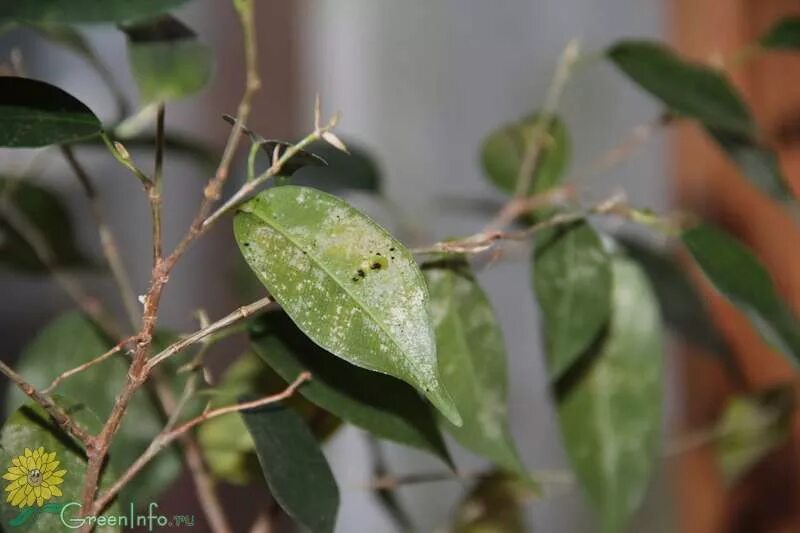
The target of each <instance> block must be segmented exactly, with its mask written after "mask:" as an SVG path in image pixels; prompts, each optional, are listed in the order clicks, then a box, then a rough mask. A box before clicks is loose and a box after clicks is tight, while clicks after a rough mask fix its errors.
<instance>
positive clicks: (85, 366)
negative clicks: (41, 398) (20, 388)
mask: <svg viewBox="0 0 800 533" xmlns="http://www.w3.org/2000/svg"><path fill="white" fill-rule="evenodd" d="M131 340H133V337H130V338H128V339H125V340H124V341H122V342H120V343H119V344H117V345H116V346H114V347H113V348H111V349H110V350H108V351H107V352H105V353H103V354H101V355H98V356H97V357H95V358H94V359H91V360H89V361H87V362H85V363H83V364H82V365H78V366H76V367H75V368H72V369H70V370H67V371H66V372H62V373H61V374H59V375H58V376H57V377H56V378H55V379H54V380H53V381H52V382H51V383H50V385H48V387H47V388H46V389H42V393H44V394H50V393H51V392H53V390H55V388H56V387H58V386H59V385H60V384H61V383H62V382H63V381H64V380H67V379H69V378H71V377H72V376H74V375H75V374H80V373H81V372H83V371H84V370H86V369H88V368H91V367H93V366H94V365H97V364H99V363H102V362H103V361H105V360H106V359H108V358H109V357H111V356H113V355H114V354H116V353H118V352H119V351H120V350H121V349H122V348H123V347H124V346H125V345H126V344H127V343H129V342H130V341H131Z"/></svg>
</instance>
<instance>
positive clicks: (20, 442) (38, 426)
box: [0, 396, 119, 533]
mask: <svg viewBox="0 0 800 533" xmlns="http://www.w3.org/2000/svg"><path fill="white" fill-rule="evenodd" d="M54 399H55V400H56V403H57V404H58V405H59V406H61V407H62V408H63V409H64V410H65V411H67V413H69V414H70V416H72V417H73V418H74V419H75V420H76V421H77V422H78V423H79V424H80V425H82V426H83V427H84V428H85V429H87V430H89V431H91V432H97V431H99V430H100V428H101V424H100V420H98V419H97V417H96V416H95V415H94V413H92V412H91V411H89V409H88V408H87V407H86V406H85V405H84V404H81V403H76V402H74V401H72V400H66V399H65V398H63V397H60V396H57V397H55V398H54ZM37 452H38V454H37ZM44 453H46V454H47V458H46V461H45V462H47V463H50V462H51V460H55V461H58V464H57V465H56V466H55V467H54V468H53V469H51V470H50V471H51V472H53V473H56V472H62V471H63V473H62V475H61V476H59V477H60V478H61V479H63V482H61V483H54V484H55V485H56V486H57V487H58V489H59V491H60V494H58V495H52V496H51V498H50V499H48V500H44V498H43V501H42V502H41V503H40V502H36V501H34V502H33V503H32V504H30V505H28V504H27V501H26V502H24V503H23V504H22V506H21V507H15V506H12V505H11V504H10V503H9V502H8V500H7V496H8V495H9V493H10V491H8V487H9V486H11V485H12V484H13V483H15V481H14V480H11V479H9V477H4V481H3V486H4V488H5V489H6V490H5V491H4V493H3V498H2V503H0V510H1V511H2V512H0V516H1V517H2V522H3V526H5V525H6V524H9V525H12V526H13V527H14V531H26V532H37V533H38V532H42V533H49V532H51V531H62V530H63V529H64V524H63V523H62V521H61V518H60V511H61V507H62V506H63V505H64V504H68V503H71V502H80V501H82V498H81V493H82V490H83V479H84V476H85V473H86V456H85V453H84V450H83V448H82V445H81V444H80V443H79V442H77V441H75V440H74V439H72V437H70V436H69V435H67V434H66V433H64V432H63V431H62V430H61V429H60V428H59V427H58V426H57V425H55V424H54V423H53V422H52V420H51V419H50V417H49V416H48V415H47V413H46V412H45V411H44V409H42V408H41V407H40V406H39V405H38V404H35V403H27V404H25V405H23V406H21V407H20V408H18V409H16V410H15V411H13V412H12V413H11V414H10V416H9V417H8V418H7V419H6V421H5V423H4V424H3V428H2V431H0V465H2V468H3V473H4V474H6V472H9V473H11V472H10V471H9V469H10V468H11V467H12V466H14V461H15V458H16V457H18V456H21V455H22V456H26V455H29V454H30V455H31V456H32V459H31V460H34V459H33V456H34V454H37V455H36V457H42V458H44V455H43V454H44ZM50 454H54V456H53V457H51V456H50ZM41 466H43V465H41ZM41 466H40V469H43V470H47V468H46V467H45V468H41ZM22 479H26V478H22ZM114 479H115V476H114V472H113V471H112V469H111V468H108V467H106V469H105V470H104V472H103V474H102V477H101V482H100V486H101V490H102V488H108V486H109V485H110V484H111V483H112V482H113V481H114ZM45 481H48V480H47V479H45ZM49 481H50V482H53V481H54V479H52V478H51V479H49ZM23 490H24V489H23ZM29 509H32V511H29ZM79 511H80V508H79V507H78V506H77V505H76V506H71V507H69V508H68V509H67V510H65V511H64V515H65V518H67V519H68V520H70V519H72V520H76V521H77V526H79V525H80V519H79V518H78V515H79ZM107 513H109V514H119V508H118V507H117V506H116V504H114V506H112V508H111V509H109V510H108V511H107ZM71 524H72V525H76V522H71ZM4 529H6V530H8V528H6V527H4ZM100 531H119V528H101V529H100Z"/></svg>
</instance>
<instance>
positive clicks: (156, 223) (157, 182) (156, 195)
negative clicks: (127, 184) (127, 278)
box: [147, 102, 166, 266]
mask: <svg viewBox="0 0 800 533" xmlns="http://www.w3.org/2000/svg"><path fill="white" fill-rule="evenodd" d="M165 112H166V106H165V105H164V103H163V102H162V103H160V104H158V111H157V113H158V114H157V116H156V154H155V168H154V170H153V186H152V187H150V188H149V189H148V191H147V193H148V194H147V198H148V200H149V201H150V212H151V215H152V219H153V266H155V265H157V264H158V263H159V261H161V256H162V254H163V250H162V243H161V178H162V173H163V171H164V114H165Z"/></svg>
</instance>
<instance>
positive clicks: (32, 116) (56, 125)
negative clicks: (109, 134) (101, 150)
mask: <svg viewBox="0 0 800 533" xmlns="http://www.w3.org/2000/svg"><path fill="white" fill-rule="evenodd" d="M101 129H102V125H101V124H100V120H99V119H98V118H97V117H96V116H95V115H94V113H92V110H91V109H89V108H88V107H86V106H85V105H84V104H83V103H82V102H80V101H79V100H78V99H77V98H75V97H74V96H72V95H70V94H68V93H67V92H65V91H63V90H62V89H59V88H58V87H56V86H54V85H50V84H49V83H45V82H43V81H37V80H31V79H28V78H17V77H13V76H0V146H7V147H11V148H35V147H39V146H47V145H49V144H63V143H69V142H74V141H79V140H81V139H85V138H87V137H92V136H94V135H97V134H99V133H100V130H101Z"/></svg>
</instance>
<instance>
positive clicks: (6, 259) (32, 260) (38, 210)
mask: <svg viewBox="0 0 800 533" xmlns="http://www.w3.org/2000/svg"><path fill="white" fill-rule="evenodd" d="M6 195H7V196H6ZM0 196H3V197H5V198H7V201H9V202H10V203H11V205H12V206H13V207H14V209H15V210H16V211H18V212H19V213H20V214H22V215H24V217H25V219H27V220H28V221H29V222H30V223H31V224H32V225H33V226H34V227H35V228H36V229H38V230H39V233H41V235H42V236H43V237H44V239H45V241H46V242H47V245H48V248H49V249H50V250H51V251H52V253H53V262H54V264H55V266H57V267H61V268H70V267H80V266H84V267H85V266H89V265H90V264H91V260H90V259H88V258H87V257H86V256H85V255H84V254H83V252H81V251H80V250H79V249H78V245H77V242H76V238H75V233H74V231H73V226H72V219H71V217H70V214H69V212H68V211H67V207H66V206H65V205H64V204H63V203H62V202H61V199H60V198H59V197H58V196H56V194H55V193H53V192H52V191H50V190H48V189H46V188H44V187H41V186H39V185H35V184H33V183H31V182H30V181H25V180H16V179H11V178H0ZM15 228H17V224H16V223H15V222H14V220H13V219H11V221H10V220H9V219H8V218H6V216H5V215H4V214H3V213H0V234H1V235H2V239H0V264H2V265H4V266H6V267H7V268H11V269H14V270H19V271H23V272H30V273H45V272H47V268H46V267H45V266H44V265H43V264H42V262H41V261H40V260H39V257H38V255H37V254H36V252H35V251H34V249H33V248H31V246H30V244H28V240H27V239H26V238H24V237H23V236H22V235H20V234H19V233H18V232H17V230H16V229H15Z"/></svg>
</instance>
